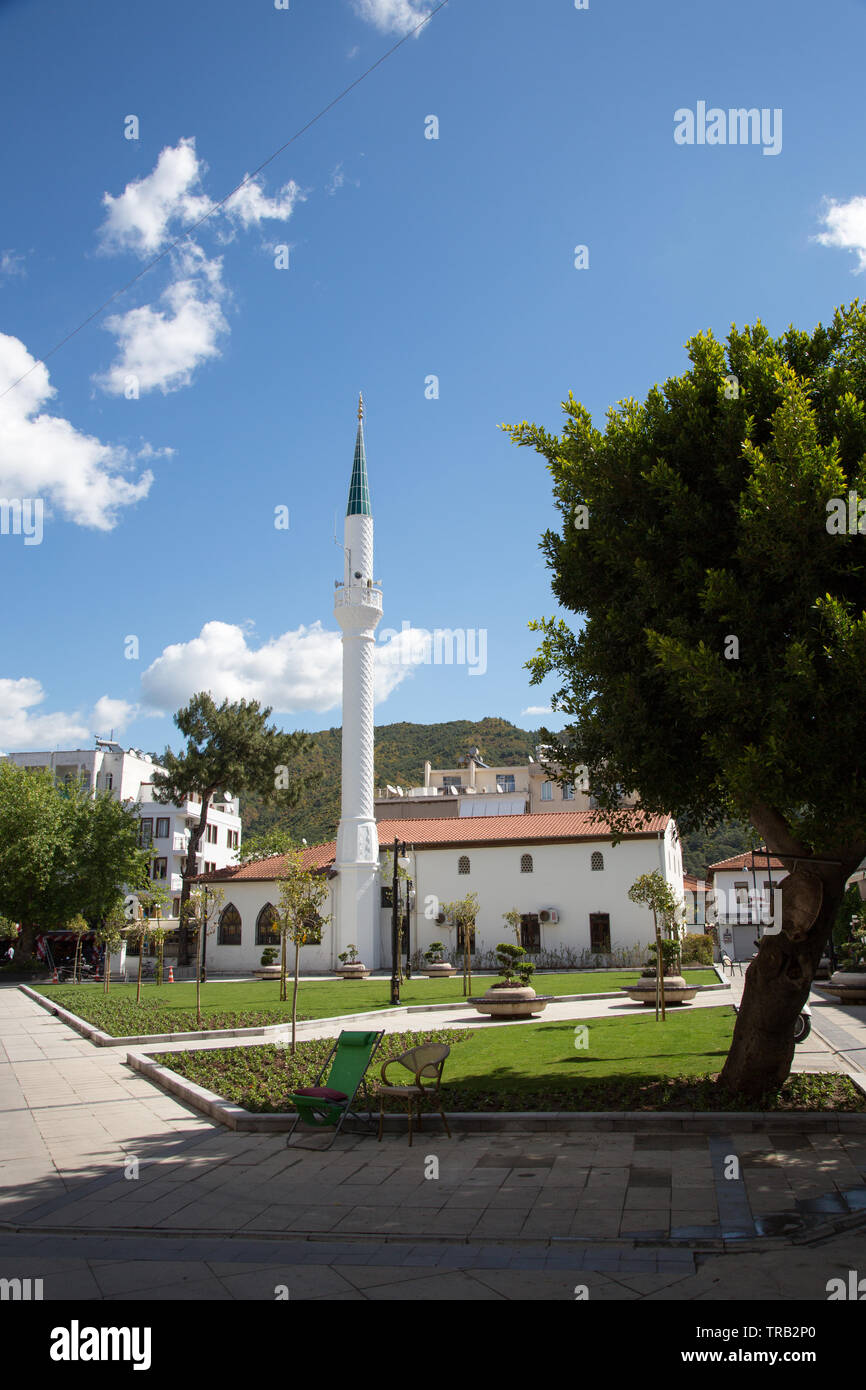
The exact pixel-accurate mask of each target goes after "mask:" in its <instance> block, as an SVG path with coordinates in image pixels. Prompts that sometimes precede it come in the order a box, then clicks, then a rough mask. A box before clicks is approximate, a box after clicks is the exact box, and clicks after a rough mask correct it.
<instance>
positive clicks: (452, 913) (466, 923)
mask: <svg viewBox="0 0 866 1390" xmlns="http://www.w3.org/2000/svg"><path fill="white" fill-rule="evenodd" d="M480 909H481V904H480V902H479V901H478V894H477V893H467V894H466V897H465V898H457V899H455V901H454V902H453V903H443V904H442V911H443V912H444V913H445V916H446V917H447V918H450V920H451V921H452V922H453V923H454V925H455V927H456V928H457V940H458V944H459V941H460V933H461V932H462V933H463V993H464V994H470V993H471V991H472V938H473V937H474V935H475V922H476V919H477V917H478V913H479V911H480Z"/></svg>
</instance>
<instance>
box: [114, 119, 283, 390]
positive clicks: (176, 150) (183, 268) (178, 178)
mask: <svg viewBox="0 0 866 1390" xmlns="http://www.w3.org/2000/svg"><path fill="white" fill-rule="evenodd" d="M204 169H205V166H204V165H203V164H202V163H201V161H200V160H199V159H198V156H197V155H196V152H195V141H194V140H192V139H183V140H180V141H179V142H178V144H177V145H175V146H167V147H166V148H165V149H164V150H163V151H162V152H161V154H160V156H159V158H158V160H157V162H156V166H155V168H154V170H153V172H152V173H150V174H148V175H147V176H146V177H145V178H142V179H137V180H134V181H133V182H132V183H128V184H127V185H126V188H125V189H124V191H123V192H122V193H121V194H120V195H119V196H118V197H116V198H114V197H112V195H111V194H110V193H106V194H105V197H104V199H103V201H104V203H105V205H106V207H107V208H108V215H107V217H106V220H105V223H104V225H103V227H102V228H101V249H102V250H104V251H112V252H117V251H134V252H136V253H137V254H139V255H141V256H151V255H154V254H155V253H156V252H158V251H160V250H162V249H164V246H165V245H166V244H167V243H168V242H169V241H170V240H172V239H174V238H175V237H176V236H177V235H178V234H180V233H181V232H182V230H183V228H184V227H185V226H189V225H190V223H192V222H194V221H197V220H198V219H200V218H201V217H203V216H204V215H205V214H206V213H212V214H213V216H212V217H211V219H210V221H211V229H212V230H213V231H215V233H216V236H217V239H218V240H220V241H222V242H223V243H226V242H230V241H232V240H233V239H234V236H235V229H236V228H237V227H241V228H243V229H244V230H247V229H249V228H250V227H257V226H259V225H260V223H262V222H265V221H274V222H287V221H288V220H289V218H290V217H291V215H292V212H293V211H294V208H295V205H296V203H298V202H302V201H304V199H305V197H306V194H305V193H304V192H303V191H302V190H301V188H300V187H299V186H298V184H296V183H295V182H294V180H290V181H289V182H288V183H287V184H285V185H284V186H283V187H282V188H281V189H280V190H279V192H278V193H277V194H276V195H275V196H274V197H272V198H271V197H269V196H268V195H267V194H266V193H265V191H264V188H263V185H262V181H261V180H260V179H258V178H253V179H250V181H249V183H246V184H244V185H243V187H241V188H239V189H238V190H237V192H235V193H233V194H232V196H231V197H230V198H228V199H227V200H226V202H225V204H224V205H223V206H222V207H220V208H218V207H217V204H215V203H213V202H211V200H210V199H209V198H208V197H206V196H205V195H204V194H203V193H201V192H200V191H199V188H198V186H199V182H200V179H201V176H202V173H203V172H204ZM220 218H222V219H223V227H224V231H223V232H220V230H219V228H218V221H219V219H220ZM226 219H227V220H226ZM167 264H168V265H169V266H170V268H171V283H170V284H169V285H168V287H167V288H166V289H165V290H164V291H163V292H162V295H161V296H160V298H159V300H158V301H157V302H156V303H155V304H143V305H140V306H139V307H138V308H135V309H130V310H128V311H127V312H126V313H121V314H113V315H112V316H111V317H110V318H108V319H106V321H105V325H104V326H105V327H106V328H107V329H108V331H109V332H110V333H113V334H114V336H115V338H116V339H117V344H118V355H117V357H116V358H115V360H114V362H113V363H112V364H111V366H110V367H109V368H108V370H107V371H105V372H101V373H99V374H97V375H96V376H94V378H93V380H94V381H95V383H96V384H97V385H98V386H99V387H100V388H101V389H102V390H103V391H105V392H106V393H107V394H109V395H114V396H123V395H125V396H127V397H129V398H135V397H137V396H138V395H141V394H146V393H147V392H149V391H157V390H158V391H162V392H163V394H164V395H165V394H167V393H168V392H170V391H177V390H179V389H180V388H181V387H183V386H189V385H190V383H191V382H192V379H193V374H194V372H195V370H196V368H198V367H199V366H201V364H202V363H203V362H206V361H208V360H209V359H210V358H213V357H219V356H220V355H221V339H222V338H224V337H225V336H226V335H227V334H228V332H229V325H228V323H227V322H226V319H225V316H224V314H223V311H222V307H221V304H220V300H221V299H222V297H223V296H224V295H225V293H226V291H225V287H224V285H223V281H222V271H223V262H222V258H221V257H214V258H209V257H208V256H207V254H206V252H205V251H204V250H203V249H202V247H201V246H200V245H199V244H198V243H197V242H196V241H194V240H193V239H192V238H190V237H186V238H185V239H184V240H183V241H181V242H180V244H178V245H177V246H174V247H173V249H172V251H171V253H170V257H169V259H168V261H167Z"/></svg>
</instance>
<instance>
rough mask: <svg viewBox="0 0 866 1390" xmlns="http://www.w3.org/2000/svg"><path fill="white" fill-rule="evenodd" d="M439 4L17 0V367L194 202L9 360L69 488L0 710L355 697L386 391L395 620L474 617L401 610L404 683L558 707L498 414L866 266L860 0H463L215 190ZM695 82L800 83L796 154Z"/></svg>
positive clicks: (6, 319) (533, 518)
mask: <svg viewBox="0 0 866 1390" xmlns="http://www.w3.org/2000/svg"><path fill="white" fill-rule="evenodd" d="M432 9H433V3H430V4H428V5H425V4H422V3H418V0H290V4H289V7H288V8H287V9H277V8H276V6H275V4H274V3H273V0H209V3H203V0H146V2H143V3H140V4H137V5H118V4H117V3H116V0H88V4H87V5H86V6H70V5H68V4H66V3H63V0H39V2H38V3H37V0H6V2H5V3H4V2H3V0H0V110H2V119H3V124H4V128H5V129H6V130H7V131H10V130H14V132H15V138H14V140H7V141H4V142H3V148H2V151H0V169H2V180H3V190H4V194H5V196H4V197H3V199H2V204H0V392H2V391H5V390H6V388H7V387H8V386H9V385H10V383H11V382H12V381H14V380H15V379H16V378H17V377H19V376H21V374H22V373H23V372H25V371H28V369H29V368H30V367H32V366H33V363H34V361H36V360H37V359H39V358H40V357H41V356H42V355H43V354H45V353H46V352H48V351H49V349H50V348H52V347H53V346H54V345H55V344H56V343H58V342H59V340H61V339H62V338H64V337H65V336H66V335H67V334H68V333H70V332H71V330H73V329H75V328H76V327H77V326H78V325H79V324H80V323H82V321H83V320H84V319H86V318H87V317H88V315H90V314H91V313H92V312H93V311H94V310H95V309H96V308H97V307H98V306H99V305H100V304H102V303H103V302H104V301H105V300H107V299H108V298H109V297H110V296H111V295H112V294H113V293H114V292H115V291H116V290H118V289H119V288H120V287H121V286H123V285H124V284H126V282H128V281H129V280H131V279H132V278H133V277H134V276H136V275H138V274H139V272H140V271H141V270H142V269H143V267H144V266H145V265H146V264H147V263H148V261H149V260H150V259H151V258H152V257H153V256H154V255H157V254H159V253H161V252H163V251H165V250H166V249H167V248H168V247H170V246H171V245H172V244H173V243H174V242H175V241H176V240H177V239H178V238H181V237H183V236H184V233H186V232H188V233H189V235H188V236H187V238H186V240H184V241H182V242H181V243H180V245H179V246H178V247H177V248H176V249H175V250H174V251H171V252H170V253H169V254H168V255H166V256H164V257H163V259H162V260H161V261H160V262H159V263H158V264H157V265H156V266H155V267H154V268H152V269H151V270H149V271H148V272H147V273H146V274H145V275H143V276H141V278H140V279H138V280H137V282H136V283H135V284H134V285H133V286H132V287H131V288H130V289H129V290H128V291H127V292H126V293H124V294H123V295H121V296H120V297H119V298H118V299H116V300H115V301H114V303H113V304H112V305H111V307H110V308H109V309H108V310H106V311H105V312H103V313H102V314H101V315H100V316H99V317H98V318H96V319H95V320H94V321H93V322H91V323H90V324H89V325H88V326H87V327H85V328H83V329H82V331H81V332H79V333H77V334H76V335H75V336H74V337H72V338H71V339H70V340H69V341H68V342H67V343H66V344H65V345H64V346H63V347H61V348H60V349H59V350H58V351H57V352H56V353H54V354H53V355H52V356H50V357H49V358H48V360H47V361H46V362H45V364H44V365H42V366H37V367H36V368H35V370H33V371H30V372H29V374H28V375H27V376H26V377H25V379H24V380H23V381H22V382H21V383H20V384H19V385H18V386H16V387H14V388H13V389H12V390H11V391H8V392H7V394H6V395H4V396H3V397H2V399H0V497H3V498H6V499H8V500H14V499H20V500H21V501H22V502H24V503H25V510H24V513H23V516H24V519H25V523H26V520H27V517H28V516H29V517H30V519H31V536H30V538H31V539H32V540H35V539H36V535H37V532H36V530H35V526H36V522H35V516H36V513H35V511H32V510H31V511H30V512H28V510H27V505H28V502H29V503H32V502H35V501H36V500H41V502H42V504H43V522H42V535H41V543H39V544H25V540H26V539H27V537H26V536H25V535H24V534H14V512H13V511H12V510H10V511H9V512H8V514H7V516H8V528H7V529H8V530H9V534H0V582H2V593H3V597H4V602H3V607H2V629H3V640H2V664H0V750H3V751H11V750H12V749H27V748H40V749H41V748H53V747H67V746H84V747H89V746H91V743H92V736H93V735H94V734H99V735H101V736H105V735H107V734H108V733H109V731H110V729H111V728H112V727H113V728H114V731H115V735H116V736H118V737H119V738H120V739H121V741H122V742H123V743H124V744H126V745H129V744H131V745H133V746H139V747H143V748H146V749H154V750H156V751H159V750H161V749H162V748H163V747H164V746H165V744H166V742H167V741H168V742H172V741H173V740H174V741H175V746H176V740H177V738H178V735H177V733H176V730H174V727H173V725H172V721H171V714H172V712H173V711H174V709H176V708H177V706H178V705H179V704H181V703H183V702H184V701H185V700H186V699H188V698H189V697H190V696H191V695H192V694H193V693H194V692H195V691H196V690H198V689H203V688H210V689H211V690H212V691H213V693H214V694H215V696H217V697H218V698H222V697H224V696H229V697H230V698H232V699H236V698H240V697H241V696H245V697H248V698H257V699H260V700H261V701H262V702H263V703H267V704H270V705H272V706H273V707H274V710H275V718H276V719H277V721H278V722H279V723H280V724H281V725H283V726H284V727H286V728H307V729H312V730H315V729H320V728H327V727H331V726H333V725H337V724H339V723H340V707H339V696H340V686H339V658H340V652H339V636H338V629H337V625H336V622H335V620H334V618H333V612H332V598H333V581H334V579H335V578H337V577H338V576H339V575H340V574H341V572H342V560H341V555H340V551H339V550H338V548H337V547H336V546H335V545H334V543H333V530H334V517H335V514H336V516H337V519H338V526H339V528H340V531H341V532H342V515H343V512H344V511H345V504H346V494H347V489H348V482H349V476H350V472H351V463H352V453H353V445H354V431H355V416H356V402H357V395H358V391H359V390H363V392H364V396H365V400H366V402H367V424H366V438H367V456H368V463H369V473H370V484H371V490H372V498H373V509H374V515H375V520H376V556H377V559H376V568H377V572H378V577H380V578H381V580H382V582H383V585H384V592H385V617H384V620H383V623H382V625H381V626H382V629H390V630H396V631H398V632H402V630H403V628H404V626H407V627H409V628H410V629H411V630H413V631H415V632H424V631H427V632H433V631H434V630H436V629H450V630H452V631H454V630H459V631H461V632H463V633H465V634H471V636H470V638H469V640H470V642H471V643H472V644H473V645H472V647H471V648H470V650H471V651H472V652H473V655H474V664H473V665H471V666H470V665H469V664H464V665H462V666H461V665H450V666H449V665H445V664H442V665H436V664H433V663H432V662H431V663H424V662H423V661H419V660H418V659H417V658H418V657H419V656H420V655H421V653H422V652H423V647H422V646H421V644H420V641H419V640H418V639H417V637H416V639H415V640H414V643H413V642H412V640H411V639H410V637H405V638H404V637H401V638H400V639H399V642H398V645H399V651H400V655H401V660H400V661H399V662H392V663H391V664H390V665H388V664H387V663H383V665H382V674H381V681H380V695H382V696H383V697H384V698H381V699H380V701H379V703H378V705H377V712H376V718H377V723H392V722H395V721H398V720H413V721H423V722H428V721H434V720H436V721H438V720H450V719H461V718H469V719H477V718H481V717H483V716H484V715H489V714H496V715H501V716H504V717H505V718H508V719H512V720H514V721H515V722H516V723H519V724H522V725H524V726H525V727H530V728H532V727H537V725H538V724H539V723H541V722H543V721H544V716H543V715H541V714H538V713H527V712H526V711H527V710H535V709H536V708H543V707H544V706H545V704H546V695H547V694H548V693H549V692H548V691H545V690H544V689H543V688H542V689H539V688H533V687H531V686H530V685H529V683H528V676H527V672H526V671H525V670H524V669H523V667H524V662H525V661H526V660H527V658H528V657H529V656H530V655H531V654H532V652H533V650H534V645H535V642H534V637H533V634H532V633H531V632H529V631H528V629H527V623H528V621H529V620H530V619H531V618H536V617H540V616H542V615H549V614H551V613H552V612H554V611H555V605H554V601H553V599H552V597H551V594H550V588H549V580H548V573H547V570H546V567H545V565H544V562H543V560H542V558H541V555H540V553H539V551H538V540H539V537H540V535H541V533H542V532H543V531H544V530H545V528H546V527H548V526H550V525H555V524H556V513H555V511H554V509H553V507H552V505H551V500H550V488H549V485H548V482H549V480H548V475H547V473H546V471H545V468H544V465H543V463H542V461H541V459H540V458H538V456H537V455H535V454H533V453H530V452H529V451H527V450H518V449H516V448H515V447H514V446H513V445H512V444H511V443H510V441H509V439H508V438H507V436H506V435H505V434H504V433H503V432H502V431H501V430H500V429H499V425H500V424H501V422H503V421H509V422H518V421H520V420H523V419H529V420H536V421H538V422H539V423H541V424H544V425H545V426H546V427H547V428H549V429H551V430H558V429H559V428H560V424H561V419H562V415H561V406H560V402H561V401H562V400H563V399H564V397H565V396H566V395H567V393H568V391H569V390H571V391H573V392H574V394H575V396H576V397H577V398H578V399H579V400H582V401H583V402H584V403H585V404H586V405H587V406H588V408H589V409H590V410H591V411H592V413H593V415H594V417H595V419H596V421H597V423H599V424H601V423H603V418H604V412H605V410H606V409H607V408H608V407H609V406H610V405H612V404H614V403H615V402H616V401H618V400H620V399H622V398H624V397H627V396H636V397H641V396H643V395H644V394H645V393H646V391H647V390H648V388H649V387H650V386H651V385H652V384H653V383H654V382H656V381H662V380H664V378H665V377H666V376H668V375H670V374H673V373H677V372H680V371H682V370H683V369H684V368H685V366H686V358H685V353H684V346H683V345H684V343H685V341H686V339H687V338H688V337H689V336H690V335H692V334H694V333H696V332H698V331H699V330H702V329H712V330H713V331H714V332H715V333H716V334H717V336H720V337H724V336H725V334H726V333H727V331H728V329H729V326H730V324H731V322H736V323H738V324H740V325H742V324H743V323H746V322H753V321H754V319H755V318H757V317H760V318H762V319H763V320H764V322H765V323H766V324H767V325H768V326H769V328H770V329H771V331H773V332H778V331H781V330H782V329H784V328H785V327H786V326H787V325H788V324H789V323H791V322H794V323H795V324H797V325H798V326H799V327H802V328H811V327H812V326H813V325H814V324H815V323H817V322H818V321H821V320H825V321H826V320H827V319H828V318H829V317H830V316H831V315H832V312H833V308H834V306H835V305H837V304H840V303H843V302H848V301H850V300H851V299H853V298H854V297H855V296H857V295H858V294H861V293H862V288H863V286H862V282H861V279H860V272H861V270H862V269H863V268H864V267H866V164H864V156H863V151H864V149H866V110H864V105H863V101H862V95H861V92H860V84H858V83H857V82H855V81H852V80H851V78H850V69H851V63H850V55H851V54H852V53H854V54H856V53H858V52H860V51H861V50H862V47H863V43H864V39H866V4H864V3H863V0H838V3H837V4H835V5H833V6H831V7H825V8H824V9H822V10H821V11H820V24H816V23H815V19H816V14H817V13H818V12H817V11H816V9H815V6H814V4H813V3H809V4H806V3H805V2H804V0H763V3H762V4H761V5H760V6H755V5H754V4H753V0H732V3H729V4H727V5H725V6H708V5H695V4H694V0H665V3H664V4H648V3H645V0H641V2H640V3H638V0H620V2H619V3H613V0H589V7H588V8H587V9H582V10H577V9H576V8H575V5H574V3H573V0H536V2H535V3H532V4H530V3H527V2H526V0H496V3H495V4H494V3H493V0H449V3H448V4H447V5H446V6H445V7H444V8H443V9H442V10H441V11H440V12H439V13H438V14H436V15H435V16H434V17H433V19H432V20H431V22H430V23H429V24H428V25H427V26H426V27H425V28H424V29H423V30H422V31H421V32H420V33H419V34H418V35H417V36H416V37H410V38H408V40H407V41H406V42H405V43H404V44H403V45H402V47H400V48H399V49H398V51H397V52H396V53H394V55H393V56H392V57H390V58H389V59H388V60H387V62H385V63H384V64H383V65H382V66H380V67H379V68H377V69H376V70H375V71H374V72H373V73H372V74H371V75H370V76H368V77H367V78H366V79H365V80H364V81H363V82H362V83H361V84H360V85H359V86H358V87H357V88H355V89H354V90H353V91H352V92H351V93H350V94H349V95H348V96H347V97H346V98H345V99H344V100H343V101H341V102H340V103H339V104H338V105H337V106H336V107H334V109H332V110H331V111H330V112H328V113H327V114H326V115H324V116H323V117H322V119H321V120H319V121H318V122H317V123H316V124H315V125H314V126H313V127H312V128H311V129H309V130H308V131H306V132H305V133H304V134H302V135H301V136H300V137H299V138H298V139H297V140H296V141H294V143H292V144H291V145H290V146H289V148H288V149H286V150H284V151H283V152H282V153H281V154H280V155H279V156H278V157H277V158H276V159H274V160H273V161H272V162H271V163H269V164H268V165H267V167H266V168H265V169H264V170H263V171H262V172H261V174H260V175H259V176H257V177H256V179H255V180H254V181H253V182H252V183H248V184H247V185H246V186H245V187H244V188H243V189H242V190H241V191H240V192H239V193H238V194H237V195H235V197H234V199H233V200H229V202H228V203H227V204H226V205H225V206H224V207H215V205H216V204H218V203H219V202H220V200H222V199H224V198H225V196H226V195H227V194H228V193H229V192H230V191H231V190H232V189H234V188H236V186H237V185H238V184H239V183H240V181H241V180H242V179H244V177H245V176H246V175H247V174H249V173H251V172H252V171H253V170H254V169H256V168H257V167H258V166H259V165H260V164H261V163H262V161H263V160H265V159H267V158H268V156H270V155H271V154H272V153H273V152H274V151H275V150H276V149H277V148H278V147H279V146H281V145H283V144H284V143H285V142H286V141H288V140H289V139H290V138H291V137H292V136H293V135H294V134H295V132H297V131H298V130H299V129H300V128H301V127H303V126H304V125H305V124H306V123H307V122H308V121H310V120H311V118H312V117H314V116H315V115H316V114H317V112H319V111H321V110H322V108H324V107H325V106H326V105H327V104H328V103H329V102H331V101H332V100H333V99H334V98H335V97H336V96H337V95H338V94H339V93H340V92H341V91H342V90H343V89H344V88H345V87H346V86H348V84H349V83H351V82H353V81H354V80H355V79H356V78H357V77H359V76H360V75H361V73H362V72H364V71H365V69H367V68H368V67H369V66H370V65H371V64H372V63H374V62H375V61H376V59H377V58H379V57H380V56H381V55H382V54H383V53H385V52H386V51H387V49H388V48H389V47H390V46H391V45H392V44H394V43H395V42H396V41H397V40H398V39H399V38H400V37H402V36H403V35H404V34H406V33H407V32H408V31H409V29H410V28H411V27H413V26H414V25H415V24H417V22H418V20H419V19H420V18H423V17H424V16H425V15H426V14H429V13H430V11H431V10H432ZM700 102H703V103H705V104H706V107H707V108H718V109H720V110H721V111H722V112H725V113H727V111H728V110H730V109H733V108H740V107H745V108H757V109H758V110H761V111H763V110H766V111H767V113H768V118H771V119H773V120H776V121H778V118H777V117H775V116H774V115H773V113H776V112H778V111H781V113H782V115H781V124H779V125H778V130H777V132H776V135H777V137H778V136H780V137H781V140H780V142H779V140H778V139H777V140H776V143H777V144H778V143H780V148H779V149H778V152H777V153H769V152H768V153H765V152H764V150H765V146H769V141H768V140H765V141H764V143H763V144H762V143H758V144H741V143H725V144H718V143H715V144H713V143H703V144H699V143H694V144H691V145H689V144H678V143H677V142H676V141H675V139H674V131H675V126H676V122H675V113H676V112H677V111H682V110H689V111H693V112H695V113H697V111H698V103H700ZM130 116H135V117H136V118H137V121H138V131H137V134H138V138H137V139H128V138H126V133H127V132H132V131H133V129H134V127H133V125H132V124H131V123H130V122H129V121H128V119H127V118H128V117H130ZM431 116H435V117H436V119H437V121H438V138H437V139H430V138H426V133H427V132H431V133H432V125H431V122H430V121H429V119H428V118H429V117H431ZM717 133H718V129H717ZM211 208H214V209H215V210H214V211H213V213H212V215H211V216H210V217H208V218H207V220H206V221H204V222H203V223H202V224H201V225H200V226H198V227H196V228H195V229H193V230H191V231H190V230H189V229H190V228H191V225H192V223H193V222H194V221H196V220H197V219H198V218H200V217H202V216H203V215H204V213H206V212H207V211H209V210H210V209H211ZM579 245H583V246H586V247H587V248H588V261H589V264H588V267H587V268H585V269H576V268H575V247H576V246H579ZM280 247H283V248H287V249H286V250H283V251H280V250H279V248H280ZM286 260H287V261H288V266H287V268H280V267H279V266H278V264H277V262H280V261H282V262H283V263H284V262H285V261H286ZM431 377H436V378H437V379H438V397H433V398H430V397H431V396H432V393H433V388H432V387H431V386H430V385H429V379H430V378H431ZM279 507H284V508H287V509H288V514H289V526H288V529H278V528H277V527H276V526H275V524H274V522H275V508H279ZM0 516H2V514H0ZM23 529H25V530H26V525H24V524H23ZM482 632H483V633H484V634H485V636H484V638H483V639H482V637H481V636H480V634H481V633H482ZM129 638H135V639H136V641H135V642H134V643H131V642H130V641H129V640H128V639H129ZM482 643H483V645H482ZM384 645H385V644H384V643H383V642H379V643H378V644H377V646H378V647H379V648H381V649H382V650H383V651H384ZM482 652H484V656H485V659H484V661H483V662H482ZM482 665H483V666H484V669H483V670H482ZM553 722H554V723H555V722H556V721H553Z"/></svg>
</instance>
